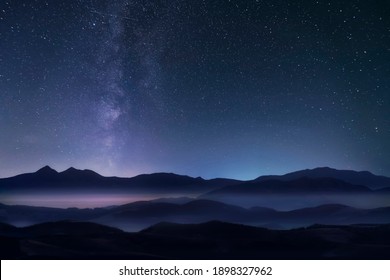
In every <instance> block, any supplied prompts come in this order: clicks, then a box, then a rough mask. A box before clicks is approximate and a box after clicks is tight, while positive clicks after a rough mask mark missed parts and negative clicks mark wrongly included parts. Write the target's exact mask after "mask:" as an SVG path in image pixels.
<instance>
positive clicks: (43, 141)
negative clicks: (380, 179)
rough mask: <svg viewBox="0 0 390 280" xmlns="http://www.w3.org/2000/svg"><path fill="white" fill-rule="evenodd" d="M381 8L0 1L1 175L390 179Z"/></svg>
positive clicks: (378, 4) (387, 69) (253, 1)
mask: <svg viewBox="0 0 390 280" xmlns="http://www.w3.org/2000/svg"><path fill="white" fill-rule="evenodd" d="M389 112H390V2H389V1H387V0H383V1H367V0H361V1H358V0H349V1H339V0H338V1H313V0H305V1H287V0H273V1H262V0H245V1H244V0H242V1H234V0H231V1H228V0H218V1H217V0H208V1H193V0H181V1H179V0H158V1H157V0H156V1H146V0H135V1H131V0H127V1H126V0H117V1H115V0H114V1H108V0H86V1H75V0H67V1H43V0H35V1H33V0H29V1H22V0H3V1H1V3H0V177H7V176H11V175H16V174H19V173H22V172H32V171H35V170H37V169H39V168H40V167H42V166H44V165H50V166H51V167H53V168H55V169H57V170H59V171H62V170H64V169H66V168H68V167H70V166H73V167H76V168H80V169H85V168H87V169H93V170H95V171H97V172H99V173H100V174H103V175H116V176H126V177H127V176H133V175H137V174H140V173H152V172H174V173H179V174H186V175H190V176H202V177H204V178H212V177H229V178H239V179H252V178H255V177H257V176H259V175H262V174H282V173H286V172H290V171H294V170H298V169H304V168H314V167H318V166H330V167H334V168H339V169H355V170H369V171H372V172H374V173H376V174H383V175H387V176H389V175H390V113H389Z"/></svg>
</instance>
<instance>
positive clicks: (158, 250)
mask: <svg viewBox="0 0 390 280" xmlns="http://www.w3.org/2000/svg"><path fill="white" fill-rule="evenodd" d="M0 228H1V226H0ZM389 235H390V226H389V225H356V226H323V225H316V226H313V227H309V228H301V229H295V230H286V231H283V230H282V231H281V230H267V229H263V228H256V227H249V226H243V225H237V224H230V223H222V222H218V221H212V222H208V223H203V224H187V225H181V224H173V223H159V224H157V225H154V226H152V227H150V228H148V229H145V230H143V231H141V232H139V233H125V232H122V231H118V230H116V229H113V228H110V227H105V226H100V225H95V224H92V223H75V222H70V221H69V222H66V221H61V222H57V223H46V224H43V225H36V226H33V227H28V228H12V227H11V228H10V230H9V232H8V234H7V235H3V234H0V245H1V248H2V250H1V251H0V256H1V258H2V259H389V258H390V250H389V249H390V240H389V238H388V236H389Z"/></svg>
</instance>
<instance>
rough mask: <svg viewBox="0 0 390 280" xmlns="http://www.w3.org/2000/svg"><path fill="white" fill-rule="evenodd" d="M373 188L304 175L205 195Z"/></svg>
mask: <svg viewBox="0 0 390 280" xmlns="http://www.w3.org/2000/svg"><path fill="white" fill-rule="evenodd" d="M370 192H372V191H371V189H369V188H367V187H365V186H362V185H352V184H349V183H346V182H344V181H341V180H337V179H333V178H318V179H312V178H308V177H302V178H298V179H294V180H291V181H282V180H266V181H251V182H246V183H242V184H237V185H234V186H227V187H224V188H221V189H218V190H214V191H211V192H209V193H207V194H205V195H203V196H204V197H207V196H213V195H225V194H238V195H239V194H247V195H254V194H282V195H283V194H300V193H304V194H317V193H370Z"/></svg>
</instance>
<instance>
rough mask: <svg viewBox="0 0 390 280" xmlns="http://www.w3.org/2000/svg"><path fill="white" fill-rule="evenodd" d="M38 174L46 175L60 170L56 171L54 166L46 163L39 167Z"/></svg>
mask: <svg viewBox="0 0 390 280" xmlns="http://www.w3.org/2000/svg"><path fill="white" fill-rule="evenodd" d="M36 173H37V174H42V175H43V174H45V175H51V174H57V173H58V172H57V171H55V170H54V169H53V168H51V167H50V166H48V165H46V166H44V167H42V168H41V169H39V170H38V171H37V172H36Z"/></svg>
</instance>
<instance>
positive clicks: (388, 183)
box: [254, 167, 390, 189]
mask: <svg viewBox="0 0 390 280" xmlns="http://www.w3.org/2000/svg"><path fill="white" fill-rule="evenodd" d="M302 177H307V178H334V179H338V180H342V181H345V182H347V183H350V184H353V185H363V186H367V187H369V188H371V189H380V188H384V187H390V178H389V177H385V176H378V175H374V174H372V173H371V172H368V171H353V170H337V169H333V168H329V167H319V168H314V169H305V170H300V171H296V172H291V173H287V174H285V175H280V176H278V175H271V176H261V177H258V178H257V179H255V180H254V181H257V182H259V181H268V180H271V179H272V180H281V181H291V180H295V179H298V178H302Z"/></svg>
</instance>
